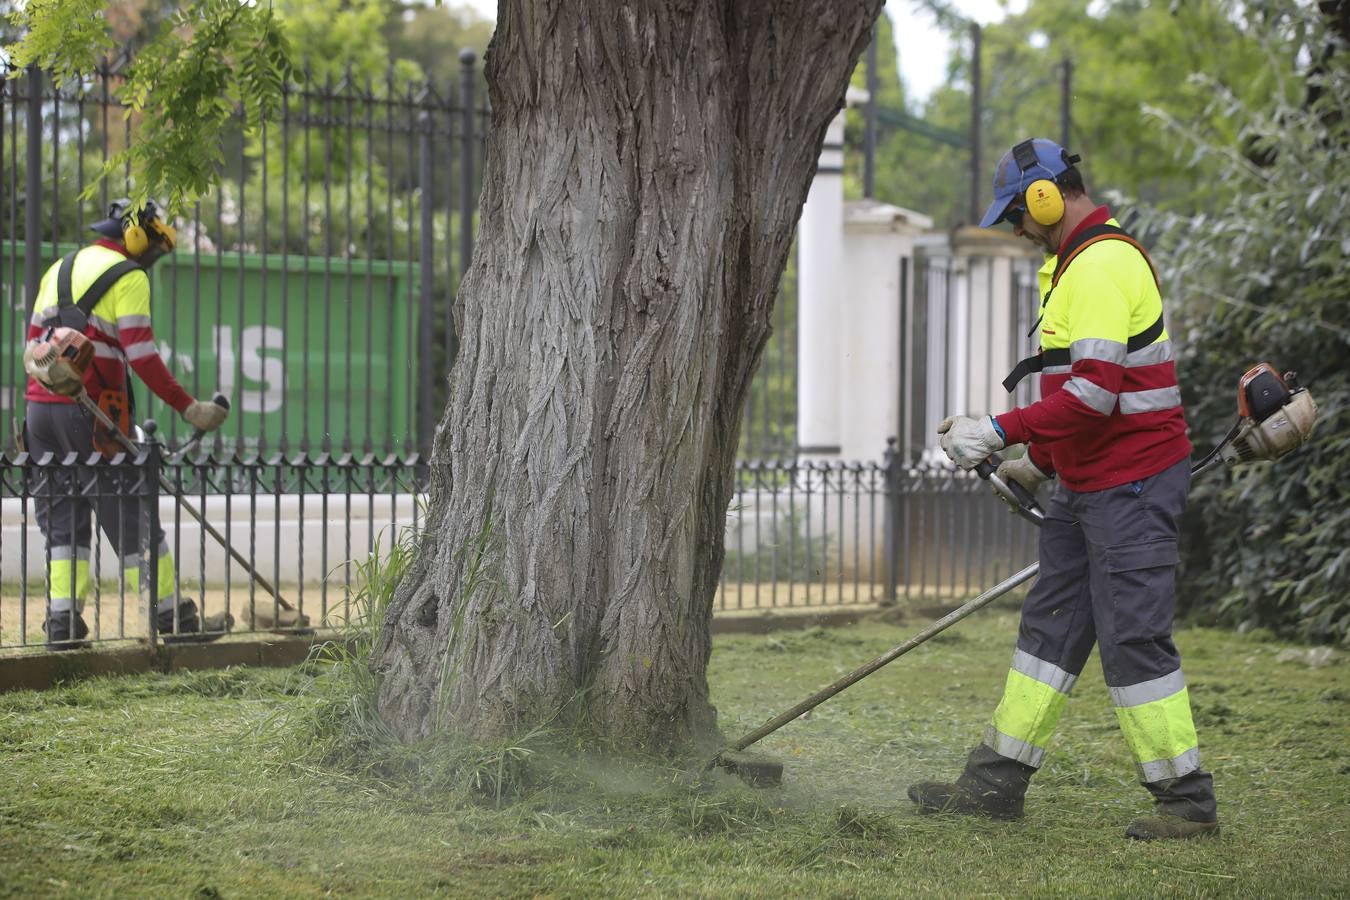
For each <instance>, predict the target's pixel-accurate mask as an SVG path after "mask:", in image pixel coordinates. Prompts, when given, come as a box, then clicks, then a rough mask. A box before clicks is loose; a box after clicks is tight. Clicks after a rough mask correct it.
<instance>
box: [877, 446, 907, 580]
mask: <svg viewBox="0 0 1350 900" xmlns="http://www.w3.org/2000/svg"><path fill="white" fill-rule="evenodd" d="M881 459H882V465H883V466H884V467H885V470H886V501H885V504H884V506H883V509H884V512H885V535H884V539H885V541H886V593H885V595H884V596H883V597H882V598H881V605H882V606H894V605H895V602H896V597H897V594H898V590H899V584H900V477H899V468H900V461H901V460H902V459H903V456H902V454H900V453H899V452H898V451H897V450H896V446H895V438H894V437H888V438H886V450H885V452H884V453H882V454H881Z"/></svg>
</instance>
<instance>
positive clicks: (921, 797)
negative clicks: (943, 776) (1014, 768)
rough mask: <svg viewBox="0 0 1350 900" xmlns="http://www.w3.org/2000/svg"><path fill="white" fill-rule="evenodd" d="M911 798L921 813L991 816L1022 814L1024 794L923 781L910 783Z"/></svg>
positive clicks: (1003, 816) (991, 817)
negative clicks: (1016, 794)
mask: <svg viewBox="0 0 1350 900" xmlns="http://www.w3.org/2000/svg"><path fill="white" fill-rule="evenodd" d="M909 799H911V800H913V801H914V802H915V803H917V804H918V805H919V812H921V813H925V814H927V813H939V812H948V813H961V814H963V815H970V816H985V817H987V818H990V819H1020V818H1022V798H1021V797H1007V796H1002V795H1000V794H996V793H993V792H989V793H981V792H979V791H972V790H970V789H969V788H968V787H966V786H965V785H963V784H961V782H960V781H957V782H954V783H953V782H949V781H948V782H944V781H921V782H919V783H918V784H911V785H910V786H909Z"/></svg>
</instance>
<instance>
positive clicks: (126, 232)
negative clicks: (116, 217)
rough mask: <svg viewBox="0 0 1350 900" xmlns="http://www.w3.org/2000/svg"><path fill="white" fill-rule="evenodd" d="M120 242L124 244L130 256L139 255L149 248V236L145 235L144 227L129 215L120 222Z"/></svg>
mask: <svg viewBox="0 0 1350 900" xmlns="http://www.w3.org/2000/svg"><path fill="white" fill-rule="evenodd" d="M122 243H124V244H126V246H127V252H128V253H130V254H131V255H132V256H140V255H141V254H142V253H144V252H145V251H146V250H148V249H149V248H150V238H148V237H146V235H145V229H144V228H142V227H141V226H140V224H139V223H138V222H136V220H135V219H132V218H131V217H130V216H128V217H127V218H126V219H124V220H123V222H122Z"/></svg>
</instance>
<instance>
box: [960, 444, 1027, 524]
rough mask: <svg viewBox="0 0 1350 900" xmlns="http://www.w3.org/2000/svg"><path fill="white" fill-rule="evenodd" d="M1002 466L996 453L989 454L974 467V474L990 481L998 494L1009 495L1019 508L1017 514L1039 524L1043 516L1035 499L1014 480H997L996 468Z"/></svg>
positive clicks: (1001, 461) (1001, 458)
mask: <svg viewBox="0 0 1350 900" xmlns="http://www.w3.org/2000/svg"><path fill="white" fill-rule="evenodd" d="M1002 464H1003V457H1001V456H999V455H998V454H997V453H991V454H989V458H988V459H986V460H985V461H984V462H982V463H979V464H978V465H976V466H975V474H977V475H979V476H980V477H981V478H983V479H984V480H985V481H992V482H993V483H994V487H995V488H996V489H998V490H999V493H1004V492H1005V491H1006V492H1007V493H1011V494H1012V496H1013V498H1014V499H1015V500H1016V501H1017V505H1018V506H1019V507H1021V508H1020V509H1019V510H1018V513H1019V514H1021V515H1023V516H1026V517H1028V518H1031V519H1032V520H1033V521H1036V522H1039V521H1040V519H1041V518H1042V517H1043V516H1044V511H1043V510H1042V509H1041V505H1040V504H1039V503H1037V502H1036V497H1035V496H1034V495H1032V493H1031V492H1030V491H1028V490H1027V489H1026V488H1024V487H1022V485H1021V484H1020V483H1019V482H1018V481H1017V480H1016V479H1012V478H1009V479H1008V480H1006V481H1005V480H1003V479H1002V478H999V477H998V467H999V466H1000V465H1002ZM1005 496H1006V494H1005Z"/></svg>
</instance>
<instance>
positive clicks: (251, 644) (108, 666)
mask: <svg viewBox="0 0 1350 900" xmlns="http://www.w3.org/2000/svg"><path fill="white" fill-rule="evenodd" d="M880 609H881V607H878V606H875V605H858V606H850V607H847V608H839V609H831V608H829V607H818V608H816V609H800V610H791V611H786V610H785V611H781V612H777V611H776V612H764V611H758V612H757V613H756V614H753V615H727V614H723V615H719V616H714V617H713V620H712V633H713V634H715V635H717V634H769V633H771V632H774V631H789V630H794V629H805V628H815V627H837V626H842V625H854V624H857V623H858V622H860V621H862V620H863V619H864V617H866V616H868V615H869V614H873V613H876V612H878V611H879V610H880ZM338 637H339V633H338V632H336V631H328V630H324V631H319V632H316V633H315V634H314V635H310V636H289V635H269V636H266V637H264V638H262V639H257V638H254V639H252V640H222V641H216V642H213V643H209V644H173V645H166V644H160V645H158V646H157V647H155V649H154V650H153V651H152V650H151V649H150V647H149V645H148V644H145V643H139V644H136V645H132V646H118V647H106V646H104V647H93V648H90V649H88V650H72V651H68V652H64V653H49V652H40V653H25V654H21V655H15V656H0V693H4V692H7V691H23V690H31V691H43V690H47V689H48V688H51V687H54V686H57V685H60V684H65V683H69V682H72V681H79V680H82V679H85V678H94V677H98V676H105V675H141V674H146V673H149V672H161V673H166V674H167V673H171V672H186V671H205V670H209V669H224V668H228V667H229V666H270V667H273V668H283V667H289V666H297V665H299V664H300V663H302V662H304V661H305V659H306V658H307V657H308V656H309V652H310V649H311V648H312V647H313V646H314V645H315V644H320V643H323V642H324V641H328V640H334V639H337V638H338Z"/></svg>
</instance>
